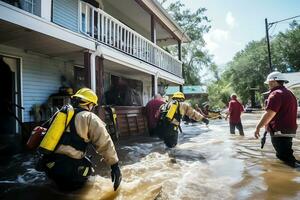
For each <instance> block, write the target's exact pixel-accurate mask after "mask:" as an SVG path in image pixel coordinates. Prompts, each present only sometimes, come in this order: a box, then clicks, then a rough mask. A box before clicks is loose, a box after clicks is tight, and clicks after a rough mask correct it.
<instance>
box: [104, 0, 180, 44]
mask: <svg viewBox="0 0 300 200" xmlns="http://www.w3.org/2000/svg"><path fill="white" fill-rule="evenodd" d="M105 3H109V4H111V5H112V6H113V7H115V8H116V9H118V10H119V12H120V13H123V15H124V16H127V17H128V18H129V19H130V20H132V21H133V22H134V23H135V24H137V25H138V26H140V27H142V28H143V30H145V31H146V32H147V33H149V37H150V33H151V16H150V14H149V13H147V12H146V11H145V10H144V9H143V8H142V7H141V6H140V5H139V4H138V3H137V2H136V1H133V0H122V1H120V0H106V1H105ZM121 8H122V9H121ZM104 11H105V5H104ZM119 20H120V21H122V22H125V21H124V20H122V19H119ZM125 23H126V22H125ZM155 26H156V39H157V45H159V46H168V45H173V44H177V40H175V39H174V37H173V36H172V35H171V34H170V33H169V32H168V31H167V30H166V29H165V28H163V27H162V25H161V24H159V23H157V22H156V23H155ZM131 28H132V27H131ZM149 37H148V38H149Z"/></svg>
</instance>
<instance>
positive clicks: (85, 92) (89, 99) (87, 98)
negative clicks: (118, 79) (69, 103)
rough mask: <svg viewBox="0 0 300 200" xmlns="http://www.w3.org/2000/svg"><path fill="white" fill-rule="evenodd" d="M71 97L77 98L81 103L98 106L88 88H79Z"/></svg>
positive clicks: (95, 97) (93, 93) (94, 96)
mask: <svg viewBox="0 0 300 200" xmlns="http://www.w3.org/2000/svg"><path fill="white" fill-rule="evenodd" d="M73 97H78V98H80V99H81V100H82V101H84V102H86V103H87V104H88V103H93V104H95V105H98V97H97V95H96V94H95V92H94V91H93V90H91V89H89V88H81V89H80V90H78V91H77V92H76V94H74V95H73V96H72V98H73Z"/></svg>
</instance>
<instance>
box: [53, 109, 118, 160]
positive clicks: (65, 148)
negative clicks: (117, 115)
mask: <svg viewBox="0 0 300 200" xmlns="http://www.w3.org/2000/svg"><path fill="white" fill-rule="evenodd" d="M75 128H76V131H77V133H78V135H79V136H80V137H81V138H83V139H84V141H85V142H87V143H88V142H91V143H92V144H93V146H94V147H95V148H96V150H97V152H98V153H99V154H100V155H102V156H103V158H104V161H105V162H106V163H107V164H108V165H113V164H115V163H117V162H118V161H119V159H118V156H117V153H116V150H115V146H114V144H113V141H112V140H111V138H110V135H109V133H108V132H107V130H106V128H105V123H104V122H103V121H102V120H101V119H100V118H99V117H98V116H97V115H95V114H94V113H92V112H88V111H82V112H79V113H78V114H77V115H76V116H75ZM55 153H59V154H65V155H67V156H69V157H71V158H74V159H81V158H83V156H84V154H85V152H82V151H79V150H76V149H75V148H74V147H72V146H70V145H63V144H61V145H59V146H58V148H57V149H56V151H55Z"/></svg>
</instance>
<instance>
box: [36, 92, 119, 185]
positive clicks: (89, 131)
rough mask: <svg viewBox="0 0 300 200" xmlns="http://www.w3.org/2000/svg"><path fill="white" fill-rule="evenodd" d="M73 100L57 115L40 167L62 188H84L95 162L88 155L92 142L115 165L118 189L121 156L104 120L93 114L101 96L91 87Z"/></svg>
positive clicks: (43, 145) (114, 179) (43, 146)
mask: <svg viewBox="0 0 300 200" xmlns="http://www.w3.org/2000/svg"><path fill="white" fill-rule="evenodd" d="M71 100H72V101H71V102H72V103H71V104H72V105H68V106H65V107H63V108H62V110H61V111H60V112H59V113H58V114H56V116H55V117H54V119H53V120H52V122H51V124H50V127H49V129H48V130H47V132H46V135H45V137H44V138H43V140H42V142H41V144H40V146H39V151H40V152H41V153H42V155H43V156H42V158H41V159H40V161H39V163H38V169H40V170H42V171H45V172H46V174H47V176H48V177H49V178H50V179H52V180H53V181H54V182H55V183H56V184H57V185H58V187H59V188H60V189H63V190H74V189H78V188H81V187H82V186H83V185H84V184H85V182H86V181H87V179H88V176H89V175H90V174H91V172H92V166H91V162H90V160H89V159H88V158H87V157H86V155H85V154H86V150H87V146H88V144H89V143H91V144H92V145H93V146H94V147H95V149H96V151H97V152H98V153H99V154H101V155H102V156H103V158H104V161H105V162H106V163H107V164H108V165H110V166H111V178H112V182H113V183H114V190H116V189H117V188H118V186H119V185H120V182H121V179H122V175H121V171H120V168H119V166H118V161H119V159H118V156H117V153H116V150H115V147H114V144H113V142H112V140H111V138H110V135H109V133H108V132H107V130H106V128H105V124H104V122H102V121H101V119H100V118H99V117H98V116H97V115H95V114H94V113H92V110H93V109H94V107H95V106H97V102H98V97H97V95H96V94H95V93H94V92H93V91H92V90H91V89H89V88H82V89H80V90H78V91H77V93H76V94H75V95H73V96H72V99H71ZM60 131H62V132H63V133H61V134H60Z"/></svg>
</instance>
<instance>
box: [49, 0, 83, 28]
mask: <svg viewBox="0 0 300 200" xmlns="http://www.w3.org/2000/svg"><path fill="white" fill-rule="evenodd" d="M52 4H53V15H52V21H53V22H54V23H56V24H58V25H61V26H63V27H65V28H68V29H70V30H72V31H75V32H78V22H79V19H78V1H77V0H53V1H52Z"/></svg>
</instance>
